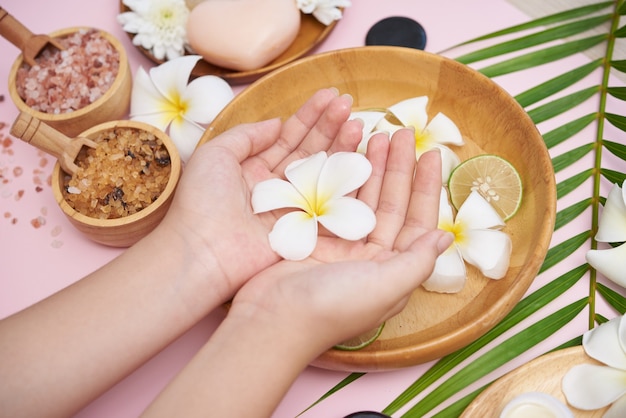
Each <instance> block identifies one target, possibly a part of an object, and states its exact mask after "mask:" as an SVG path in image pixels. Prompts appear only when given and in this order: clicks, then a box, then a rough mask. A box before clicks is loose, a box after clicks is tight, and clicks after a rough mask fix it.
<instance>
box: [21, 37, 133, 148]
mask: <svg viewBox="0 0 626 418" xmlns="http://www.w3.org/2000/svg"><path fill="white" fill-rule="evenodd" d="M82 29H91V28H86V27H74V28H67V29H63V30H59V31H55V32H52V33H51V34H50V36H51V37H53V38H63V37H66V36H68V35H71V34H73V33H75V32H77V31H79V30H82ZM98 30H99V29H98ZM99 31H100V33H101V34H102V35H103V36H104V37H105V38H106V39H107V40H108V41H109V42H110V43H111V45H113V47H114V48H115V49H116V50H117V51H118V52H119V57H120V58H119V59H120V65H119V72H118V74H117V76H116V77H115V80H114V81H113V84H112V85H111V87H110V88H109V90H108V91H107V92H106V93H105V94H104V95H102V97H100V98H99V99H98V100H96V101H95V102H93V103H91V104H89V105H87V106H85V107H83V108H80V109H78V110H75V111H73V112H69V113H61V114H51V113H45V112H39V111H37V110H33V109H32V108H30V107H29V106H27V105H26V103H24V100H22V98H21V97H20V95H19V94H18V92H17V70H18V69H19V68H20V67H21V66H22V63H23V58H22V55H21V54H20V55H19V56H18V57H17V59H16V60H15V62H14V63H13V66H12V67H11V70H10V72H9V94H10V95H11V99H12V100H13V103H15V105H16V106H17V108H18V109H19V110H20V111H22V112H26V113H29V114H31V115H32V116H33V117H35V118H37V119H39V120H40V121H42V122H45V123H46V124H47V125H50V126H51V127H53V128H55V129H56V130H58V131H60V132H63V133H64V134H65V135H67V136H70V137H74V136H77V135H78V134H79V133H80V132H83V131H84V130H86V129H88V128H91V127H92V126H94V125H97V124H99V123H102V122H108V121H112V120H120V119H123V118H124V116H125V115H126V113H127V112H128V107H129V105H130V94H131V88H132V74H131V71H130V65H129V63H128V55H127V54H126V50H125V49H124V46H123V45H122V44H121V43H120V41H119V40H117V38H115V37H114V36H113V35H111V34H109V33H108V32H105V31H103V30H99Z"/></svg>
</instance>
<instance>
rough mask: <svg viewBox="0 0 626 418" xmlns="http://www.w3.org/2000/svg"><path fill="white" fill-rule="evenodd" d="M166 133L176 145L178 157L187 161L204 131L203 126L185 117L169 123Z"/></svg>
mask: <svg viewBox="0 0 626 418" xmlns="http://www.w3.org/2000/svg"><path fill="white" fill-rule="evenodd" d="M168 133H169V136H170V138H171V139H172V142H173V143H174V144H175V145H176V149H177V150H178V153H179V154H180V159H181V160H182V161H183V162H187V161H189V158H191V154H193V152H194V150H195V149H196V146H197V145H198V142H199V141H200V138H201V137H202V134H203V133H204V128H203V127H201V126H199V125H196V124H195V123H193V122H191V121H188V120H186V119H183V118H177V119H174V120H173V121H172V123H171V124H170V129H169V132H168Z"/></svg>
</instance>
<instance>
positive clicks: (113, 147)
mask: <svg viewBox="0 0 626 418" xmlns="http://www.w3.org/2000/svg"><path fill="white" fill-rule="evenodd" d="M93 140H94V142H95V143H96V144H97V145H96V147H95V148H88V147H83V149H82V150H81V152H80V153H79V154H78V157H77V158H76V164H77V165H78V170H77V171H76V173H75V174H74V175H73V176H70V175H65V176H64V178H63V188H62V193H63V197H64V199H65V200H66V202H67V203H68V204H69V205H70V206H71V207H72V208H74V209H75V210H76V211H78V212H80V213H82V214H83V215H85V216H89V217H92V218H99V219H116V218H121V217H124V216H128V215H132V214H134V213H137V212H139V211H141V210H142V209H144V208H146V207H147V206H149V205H150V204H151V203H152V202H154V201H155V200H157V198H158V197H159V196H160V195H161V193H162V192H163V190H164V189H165V186H166V185H167V182H168V180H169V178H170V172H171V161H170V155H169V153H168V151H167V149H166V147H165V145H164V144H163V142H162V141H161V139H159V138H158V137H156V136H155V135H154V134H152V133H150V132H146V131H142V130H140V129H136V128H124V127H117V128H113V129H109V130H105V131H103V132H101V133H100V134H99V135H98V136H97V137H96V138H95V139H93Z"/></svg>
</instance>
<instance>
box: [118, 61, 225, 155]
mask: <svg viewBox="0 0 626 418" xmlns="http://www.w3.org/2000/svg"><path fill="white" fill-rule="evenodd" d="M200 59H201V57H200V56H198V55H188V56H184V57H180V58H176V59H174V60H171V61H167V62H165V63H163V64H161V65H159V66H157V67H153V68H151V69H150V74H148V73H147V72H146V71H145V70H144V69H143V68H142V67H139V69H138V70H137V73H136V74H135V80H134V83H133V90H132V94H131V99H130V117H131V119H133V120H138V121H141V122H146V123H148V124H150V125H153V126H155V127H157V128H159V129H161V130H162V131H164V132H168V133H169V136H170V137H171V138H172V141H173V142H174V143H175V144H176V148H177V149H178V151H179V153H180V156H181V159H182V160H183V161H185V162H186V161H187V160H188V159H189V157H190V156H191V154H192V153H193V151H194V149H195V148H196V145H197V144H198V141H199V140H200V137H201V136H202V134H203V133H204V127H203V126H202V125H201V124H206V123H209V122H211V121H212V120H213V119H214V118H215V116H217V114H218V113H219V112H220V111H221V110H222V109H223V108H224V106H226V105H227V104H228V102H230V101H231V100H232V98H233V97H234V93H233V90H232V88H231V87H230V85H229V84H228V83H227V82H226V81H224V80H223V79H221V78H219V77H216V76H213V75H207V76H202V77H198V78H196V79H195V80H193V81H192V82H191V83H189V84H187V83H188V81H189V77H190V75H191V71H192V70H193V67H194V66H195V65H196V63H197V62H198V61H199V60H200ZM168 127H169V131H168Z"/></svg>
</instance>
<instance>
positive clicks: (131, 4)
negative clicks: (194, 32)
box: [117, 0, 189, 60]
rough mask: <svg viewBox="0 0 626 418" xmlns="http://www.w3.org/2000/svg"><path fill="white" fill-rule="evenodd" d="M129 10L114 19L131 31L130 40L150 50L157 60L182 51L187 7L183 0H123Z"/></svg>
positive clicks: (177, 55) (174, 56)
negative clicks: (132, 34)
mask: <svg viewBox="0 0 626 418" xmlns="http://www.w3.org/2000/svg"><path fill="white" fill-rule="evenodd" d="M123 3H124V5H125V6H127V7H128V8H129V9H130V10H131V11H130V12H124V13H120V14H119V15H118V16H117V21H118V23H119V24H120V25H122V28H123V29H124V31H126V32H128V33H134V34H135V36H134V37H133V44H134V45H138V46H141V47H143V48H145V49H147V50H149V51H150V52H151V53H152V55H154V57H155V58H156V59H158V60H163V59H168V60H171V59H174V58H178V57H180V56H182V55H184V54H185V45H186V44H187V18H188V17H189V9H188V8H187V4H186V3H185V0H124V1H123Z"/></svg>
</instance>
